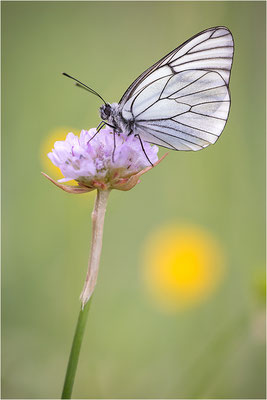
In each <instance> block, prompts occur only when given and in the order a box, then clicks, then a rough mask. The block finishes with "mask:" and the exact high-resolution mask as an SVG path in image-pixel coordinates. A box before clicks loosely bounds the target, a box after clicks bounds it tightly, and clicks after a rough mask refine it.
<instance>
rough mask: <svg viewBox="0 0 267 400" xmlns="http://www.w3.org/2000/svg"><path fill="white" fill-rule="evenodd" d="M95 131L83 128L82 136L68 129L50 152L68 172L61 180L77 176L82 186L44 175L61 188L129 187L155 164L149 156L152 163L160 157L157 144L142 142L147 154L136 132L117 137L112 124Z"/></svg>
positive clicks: (54, 159) (125, 188)
mask: <svg viewBox="0 0 267 400" xmlns="http://www.w3.org/2000/svg"><path fill="white" fill-rule="evenodd" d="M95 133H96V129H90V130H89V131H85V130H82V132H81V134H80V137H78V136H76V135H74V134H73V133H69V134H68V135H67V137H66V140H65V141H57V142H55V144H54V149H53V150H52V152H51V153H49V154H48V157H49V158H50V160H51V161H52V163H53V164H54V165H55V166H57V167H59V168H60V170H61V172H62V174H63V175H64V176H65V178H63V179H60V180H59V181H58V182H66V181H70V180H72V179H75V180H76V181H77V182H78V184H79V186H77V187H76V188H73V187H70V186H67V185H62V184H60V183H58V182H55V181H54V180H53V179H52V178H49V177H48V176H47V175H45V174H44V175H45V176H46V177H47V178H48V179H50V180H51V181H52V182H53V183H55V184H56V185H57V186H59V187H60V188H61V189H63V190H65V191H68V192H72V193H84V192H88V191H91V190H94V189H103V190H105V189H119V190H129V189H131V188H132V187H133V186H135V185H136V183H137V182H138V181H139V177H140V176H141V175H142V174H143V173H144V172H146V171H148V170H150V169H151V168H152V166H151V165H150V163H149V161H148V159H147V157H148V158H149V160H150V161H151V163H152V164H153V165H156V164H157V163H158V162H160V161H161V160H158V156H157V153H158V147H157V146H151V145H150V144H148V143H145V142H143V147H144V150H145V153H146V154H145V153H144V151H143V150H142V147H141V143H140V141H139V139H138V138H136V137H135V136H134V135H130V136H127V135H125V134H123V133H121V134H120V135H118V134H116V136H115V138H114V134H113V131H112V130H111V129H110V128H105V129H102V130H101V131H100V132H99V133H98V134H96V135H95ZM94 135H95V137H94ZM114 139H115V144H114ZM146 155H147V157H146Z"/></svg>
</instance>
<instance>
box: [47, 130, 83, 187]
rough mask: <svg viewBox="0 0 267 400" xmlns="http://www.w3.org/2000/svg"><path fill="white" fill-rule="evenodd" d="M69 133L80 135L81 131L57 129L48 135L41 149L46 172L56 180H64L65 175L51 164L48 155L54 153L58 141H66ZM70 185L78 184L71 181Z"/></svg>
mask: <svg viewBox="0 0 267 400" xmlns="http://www.w3.org/2000/svg"><path fill="white" fill-rule="evenodd" d="M69 132H73V133H74V135H79V133H80V131H78V130H77V129H72V128H63V127H61V128H56V129H54V130H52V131H51V132H49V133H48V135H47V136H46V137H45V139H44V140H43V142H42V143H41V148H40V159H41V164H42V167H43V169H44V171H46V172H48V174H50V175H52V176H53V177H54V178H55V179H56V180H57V179H61V178H63V175H62V173H61V171H60V169H59V168H58V167H56V166H55V165H54V164H52V163H51V161H50V160H49V158H48V157H47V154H48V153H50V151H52V149H53V147H54V144H55V142H56V141H60V140H65V139H66V136H67V134H68V133H69ZM69 184H71V185H72V184H76V182H74V181H70V182H69Z"/></svg>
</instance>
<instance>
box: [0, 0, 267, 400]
mask: <svg viewBox="0 0 267 400" xmlns="http://www.w3.org/2000/svg"><path fill="white" fill-rule="evenodd" d="M1 5H2V171H3V173H2V222H3V223H2V238H3V247H2V249H3V252H2V398H58V397H59V396H60V393H61V389H62V385H63V379H64V374H65V368H66V364H67V359H68V354H69V350H70V345H71V341H72V336H73V332H74V327H75V324H76V320H77V316H78V311H79V294H80V291H81V289H82V286H83V280H84V277H85V271H86V268H87V259H88V254H89V244H90V235H91V221H90V213H91V210H92V206H93V200H94V194H86V195H81V196H75V195H70V194H65V193H64V192H62V191H60V190H59V189H57V188H56V187H54V186H53V185H52V184H50V183H49V182H48V181H46V180H45V179H44V178H43V177H42V176H41V174H40V171H41V170H45V171H46V172H48V173H50V175H52V173H51V171H49V166H48V164H45V163H44V158H45V153H47V151H49V149H47V145H46V143H47V141H49V140H50V139H49V138H50V136H51V135H52V136H55V138H54V140H56V138H57V136H56V133H55V131H56V132H57V130H58V131H60V130H61V131H62V129H63V131H64V132H65V133H68V131H69V130H70V129H73V130H76V131H80V130H81V129H83V128H84V129H87V128H91V127H95V126H96V125H97V124H98V122H99V117H98V108H99V106H100V105H101V103H100V102H99V100H98V99H97V98H96V97H94V96H92V95H90V94H87V93H86V92H84V91H81V90H79V89H78V88H75V87H74V86H73V84H72V82H71V81H70V80H68V79H66V78H64V77H63V76H62V75H61V74H60V73H61V72H62V71H66V72H68V73H70V74H73V75H74V76H76V77H78V78H79V79H81V80H82V81H83V82H85V83H87V84H89V85H90V86H92V87H93V88H94V89H95V90H97V91H99V92H100V94H101V95H102V96H103V97H104V98H105V99H107V101H110V102H113V101H118V100H119V99H120V97H121V95H122V94H123V92H124V91H125V90H126V88H127V87H128V86H129V85H130V83H131V82H132V81H133V79H135V78H136V77H137V76H138V75H139V74H140V73H141V72H142V71H143V70H144V69H145V68H147V67H148V66H150V65H151V64H152V63H154V62H155V61H157V60H158V59H159V58H161V57H162V56H163V55H165V54H166V53H167V52H169V51H171V50H172V49H173V48H175V47H177V46H178V45H179V44H181V43H182V42H183V41H185V40H187V39H188V38H189V37H191V36H192V35H194V34H196V33H197V32H199V31H201V30H203V29H206V28H209V27H211V26H216V25H225V26H227V27H228V28H229V29H230V30H231V31H232V33H233V36H234V39H235V57H234V64H233V71H232V77H231V84H230V87H231V94H232V107H231V112H230V117H229V120H228V123H227V125H226V128H225V131H224V132H223V134H222V137H221V138H220V140H219V141H218V143H217V144H216V145H215V146H210V147H209V148H208V149H206V150H204V151H202V152H197V153H194V152H189V153H186V152H184V153H183V152H179V153H177V152H171V151H170V152H169V155H168V157H167V159H166V160H165V161H164V162H162V164H161V165H160V166H158V167H157V168H156V169H155V170H152V171H151V172H149V174H147V175H145V176H144V177H143V178H142V182H141V183H140V184H139V185H138V186H137V187H135V188H134V189H133V190H132V191H131V192H119V191H117V192H116V191H114V192H112V193H111V196H110V200H109V204H108V210H107V216H106V222H105V233H104V245H103V253H102V259H101V266H100V274H99V279H98V284H97V288H96V291H95V295H94V298H93V302H92V307H91V310H90V316H89V321H88V326H87V330H86V333H85V340H84V343H83V348H82V353H81V358H80V363H79V367H78V372H77V379H76V382H75V387H74V392H73V396H74V397H75V398H242V399H244V398H265V347H264V346H265V333H264V329H265V323H264V304H265V301H264V282H265V275H264V274H265V247H264V246H265V230H264V222H265V213H264V209H265V172H264V171H265V168H264V166H265V2H64V1H63V2H23V1H22V2H5V1H4V2H2V3H1ZM51 140H52V139H51ZM163 153H164V150H161V154H163ZM54 176H55V175H54ZM181 223H182V224H183V225H186V224H193V225H195V226H198V227H200V229H202V228H203V229H206V230H208V231H209V232H210V233H211V234H212V235H213V236H214V238H215V239H216V240H217V242H218V243H220V246H221V248H222V249H223V251H224V253H225V258H226V260H227V261H226V264H225V274H224V276H223V278H222V280H221V282H220V284H219V285H218V286H217V288H216V290H215V291H214V292H213V293H212V294H211V295H209V296H208V297H207V298H206V299H205V300H204V299H203V301H202V300H201V299H199V301H198V302H196V303H195V304H193V305H192V306H191V307H187V308H184V309H180V310H177V311H176V312H165V311H164V310H163V309H161V308H160V307H159V306H158V304H157V302H155V301H154V300H153V298H152V297H150V295H149V293H148V290H147V286H146V284H145V283H144V279H143V275H142V274H143V272H142V270H143V268H144V266H143V252H144V247H145V243H146V241H147V240H148V239H147V238H149V237H150V235H151V234H153V232H154V230H160V229H161V227H162V226H165V225H166V224H167V225H168V224H176V225H177V226H178V227H179V226H180V224H181Z"/></svg>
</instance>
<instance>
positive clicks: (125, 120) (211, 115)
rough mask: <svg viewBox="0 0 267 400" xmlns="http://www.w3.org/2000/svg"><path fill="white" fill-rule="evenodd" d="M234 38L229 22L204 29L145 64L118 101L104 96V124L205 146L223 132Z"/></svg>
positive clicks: (180, 146) (171, 143)
mask: <svg viewBox="0 0 267 400" xmlns="http://www.w3.org/2000/svg"><path fill="white" fill-rule="evenodd" d="M233 54H234V42H233V37H232V34H231V32H230V31H229V29H228V28H226V27H223V26H218V27H214V28H209V29H206V30H204V31H202V32H200V33H198V34H196V35H195V36H193V37H192V38H190V39H189V40H187V41H186V42H184V43H183V44H181V45H180V46H178V47H177V48H176V49H174V50H173V51H171V52H170V53H168V54H167V55H166V56H165V57H163V58H162V59H160V60H159V61H158V62H156V63H155V64H153V65H152V66H151V67H150V68H148V69H147V70H145V71H144V72H143V73H142V74H141V75H140V76H139V77H138V78H137V79H136V80H135V81H134V82H133V83H132V84H131V85H130V86H129V88H128V89H127V90H126V92H125V93H124V94H123V96H122V98H121V99H120V101H119V102H118V103H112V104H110V103H106V102H105V100H104V99H103V98H102V97H101V96H100V95H99V94H98V93H97V92H96V91H94V90H93V89H91V88H89V87H88V86H86V85H84V84H83V83H81V82H80V81H78V80H77V79H75V78H73V77H71V76H70V75H68V74H65V73H64V75H66V76H68V77H70V78H72V79H74V80H76V81H77V82H78V83H77V85H78V86H80V87H81V85H82V86H83V87H86V88H87V90H89V91H91V93H93V94H96V95H97V96H98V97H100V98H101V99H102V100H103V101H104V104H103V105H102V106H101V107H100V117H101V119H102V121H101V123H100V124H99V126H98V129H97V132H98V131H99V130H100V129H102V128H103V126H104V125H108V126H111V127H112V128H113V132H114V143H115V134H116V133H117V134H119V133H120V132H124V133H126V134H127V135H135V136H136V137H138V138H139V140H140V143H141V146H142V149H143V151H144V148H143V145H142V140H143V141H145V142H148V143H152V144H156V145H158V146H162V147H167V148H169V149H172V150H184V151H188V150H194V151H197V150H201V149H204V148H205V147H207V146H209V145H210V144H214V143H215V142H216V141H217V139H218V138H219V136H220V135H221V133H222V131H223V129H224V127H225V124H226V121H227V119H228V115H229V110H230V91H229V80H230V74H231V68H232V61H233Z"/></svg>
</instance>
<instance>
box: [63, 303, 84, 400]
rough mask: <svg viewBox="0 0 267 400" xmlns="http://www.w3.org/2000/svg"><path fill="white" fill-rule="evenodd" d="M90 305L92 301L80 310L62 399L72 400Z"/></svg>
mask: <svg viewBox="0 0 267 400" xmlns="http://www.w3.org/2000/svg"><path fill="white" fill-rule="evenodd" d="M90 304H91V301H88V303H87V304H86V306H85V307H84V308H83V309H82V308H81V310H80V314H79V317H78V321H77V325H76V330H75V334H74V338H73V342H72V347H71V352H70V357H69V362H68V366H67V371H66V376H65V381H64V386H63V391H62V396H61V398H62V399H70V398H71V393H72V388H73V383H74V379H75V374H76V370H77V365H78V360H79V355H80V350H81V345H82V340H83V334H84V330H85V325H86V320H87V316H88V312H89V308H90Z"/></svg>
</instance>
